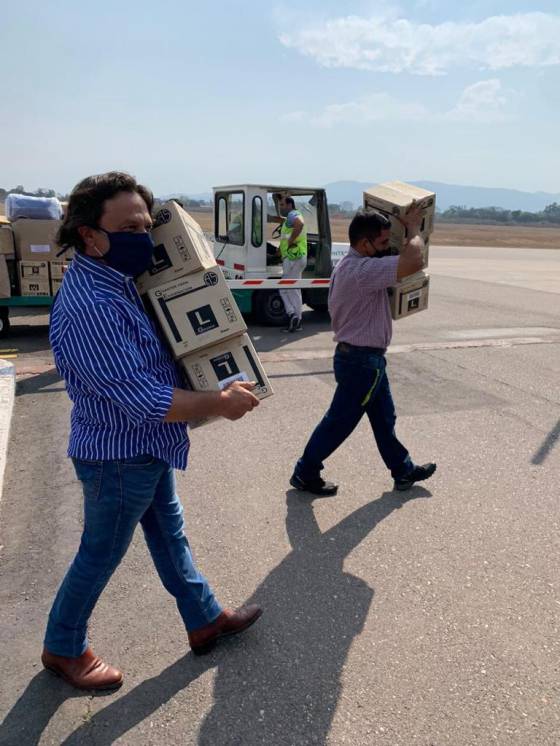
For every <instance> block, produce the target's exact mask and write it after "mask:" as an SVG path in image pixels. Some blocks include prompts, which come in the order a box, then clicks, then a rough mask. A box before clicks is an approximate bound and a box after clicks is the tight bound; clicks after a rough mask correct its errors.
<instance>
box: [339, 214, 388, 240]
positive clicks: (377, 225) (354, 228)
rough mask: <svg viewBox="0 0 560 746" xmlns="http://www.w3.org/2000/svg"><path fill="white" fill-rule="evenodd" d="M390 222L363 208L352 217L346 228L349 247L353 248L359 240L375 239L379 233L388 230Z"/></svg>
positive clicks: (384, 217)
mask: <svg viewBox="0 0 560 746" xmlns="http://www.w3.org/2000/svg"><path fill="white" fill-rule="evenodd" d="M390 227H391V221H390V220H389V218H388V217H386V216H385V215H382V214H381V213H380V212H376V211H375V210H372V209H371V208H368V207H364V208H362V209H361V210H358V212H357V213H356V214H355V215H354V217H353V218H352V221H351V223H350V225H349V226H348V238H349V239H350V246H355V245H356V244H357V243H358V241H359V240H360V239H361V238H369V239H372V240H374V239H376V238H377V237H378V236H379V235H380V234H381V231H386V230H389V229H390Z"/></svg>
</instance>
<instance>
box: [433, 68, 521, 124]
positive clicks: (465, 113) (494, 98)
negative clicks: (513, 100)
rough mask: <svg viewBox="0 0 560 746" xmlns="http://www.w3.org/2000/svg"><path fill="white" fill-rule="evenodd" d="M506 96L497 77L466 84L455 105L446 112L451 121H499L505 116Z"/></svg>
mask: <svg viewBox="0 0 560 746" xmlns="http://www.w3.org/2000/svg"><path fill="white" fill-rule="evenodd" d="M506 105H507V98H506V96H505V95H504V92H503V89H502V84H501V83H500V81H499V80H498V79H497V78H492V80H480V81H479V82H478V83H474V84H473V85H470V86H467V88H465V90H464V91H463V93H462V94H461V97H460V99H459V101H458V103H457V105H456V106H455V107H454V108H453V109H451V111H450V112H448V113H447V115H446V118H447V119H450V120H451V121H464V122H499V121H502V120H504V119H506V118H507V115H506V110H505V109H506Z"/></svg>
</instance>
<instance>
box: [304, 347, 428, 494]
mask: <svg viewBox="0 0 560 746" xmlns="http://www.w3.org/2000/svg"><path fill="white" fill-rule="evenodd" d="M385 368H386V361H385V356H384V354H383V353H382V351H381V350H377V351H374V350H372V348H367V347H352V346H349V345H345V344H339V345H337V348H336V352H335V356H334V375H335V379H336V383H337V387H336V391H335V392H334V397H333V400H332V403H331V406H330V407H329V409H328V411H327V413H326V414H325V416H324V417H323V419H322V420H321V422H320V423H319V424H318V425H317V427H316V428H315V430H314V431H313V433H312V435H311V438H310V439H309V442H308V443H307V446H306V447H305V451H304V452H303V456H302V457H301V458H300V459H299V461H298V462H297V464H296V469H295V473H296V474H297V475H298V476H299V477H301V478H302V479H304V480H306V481H307V480H310V479H315V478H317V477H318V476H319V475H320V472H321V470H322V469H323V467H324V464H323V461H325V459H327V458H328V457H329V456H330V455H331V453H334V451H336V449H337V448H338V447H339V445H341V444H342V443H343V442H344V441H345V440H346V438H347V437H348V436H349V435H350V433H351V432H352V431H353V430H354V428H355V427H356V425H357V424H358V423H359V421H360V420H361V419H362V416H363V415H364V414H367V416H368V418H369V421H370V424H371V428H372V430H373V435H374V437H375V441H376V443H377V448H378V449H379V453H380V454H381V458H382V459H383V461H384V462H385V465H386V466H387V468H388V469H389V470H390V471H391V475H392V476H393V478H394V479H398V478H399V477H402V476H404V475H405V474H407V473H408V472H409V471H410V470H411V469H412V468H413V467H414V464H413V462H412V460H411V458H410V455H409V453H408V451H407V450H406V448H405V447H404V446H403V445H402V443H401V442H400V441H399V440H398V439H397V436H396V434H395V423H396V420H397V415H396V413H395V405H394V403H393V397H392V396H391V389H390V387H389V379H388V378H387V372H386V369H385Z"/></svg>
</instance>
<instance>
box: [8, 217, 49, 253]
mask: <svg viewBox="0 0 560 746" xmlns="http://www.w3.org/2000/svg"><path fill="white" fill-rule="evenodd" d="M12 228H13V231H14V235H15V237H16V256H17V258H18V259H19V260H20V261H30V262H43V261H55V260H56V258H57V257H56V255H57V253H58V252H59V251H60V247H59V246H58V245H57V244H56V243H55V237H56V234H57V232H58V229H59V228H60V220H29V219H27V218H20V219H19V220H16V221H15V223H12Z"/></svg>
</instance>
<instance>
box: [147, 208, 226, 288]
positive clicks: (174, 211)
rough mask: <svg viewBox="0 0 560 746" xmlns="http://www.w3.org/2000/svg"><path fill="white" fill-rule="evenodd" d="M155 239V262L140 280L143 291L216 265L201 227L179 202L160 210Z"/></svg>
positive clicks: (157, 217) (157, 214)
mask: <svg viewBox="0 0 560 746" xmlns="http://www.w3.org/2000/svg"><path fill="white" fill-rule="evenodd" d="M152 238H153V240H154V244H155V249H154V260H153V265H152V267H151V269H149V270H148V271H147V272H145V273H144V274H143V275H141V276H140V277H139V278H138V280H137V282H136V286H137V288H138V292H139V293H140V294H143V293H146V292H147V291H148V290H150V289H151V288H154V287H158V286H159V285H163V284H164V283H166V282H171V281H172V280H175V279H177V278H178V277H184V276H185V275H189V274H191V273H193V272H200V271H201V270H204V269H211V268H212V267H213V266H214V265H215V264H216V260H215V259H214V254H213V252H212V247H211V245H210V242H209V241H208V239H207V238H206V236H205V235H204V233H203V232H202V229H201V227H200V226H199V224H198V223H197V222H196V221H195V220H193V219H192V218H191V216H190V215H189V214H188V212H185V210H183V208H182V207H181V206H180V205H178V204H177V203H176V202H173V201H171V202H166V203H165V204H164V205H162V207H161V208H160V209H159V210H158V211H157V213H156V216H155V227H154V229H153V230H152Z"/></svg>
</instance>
